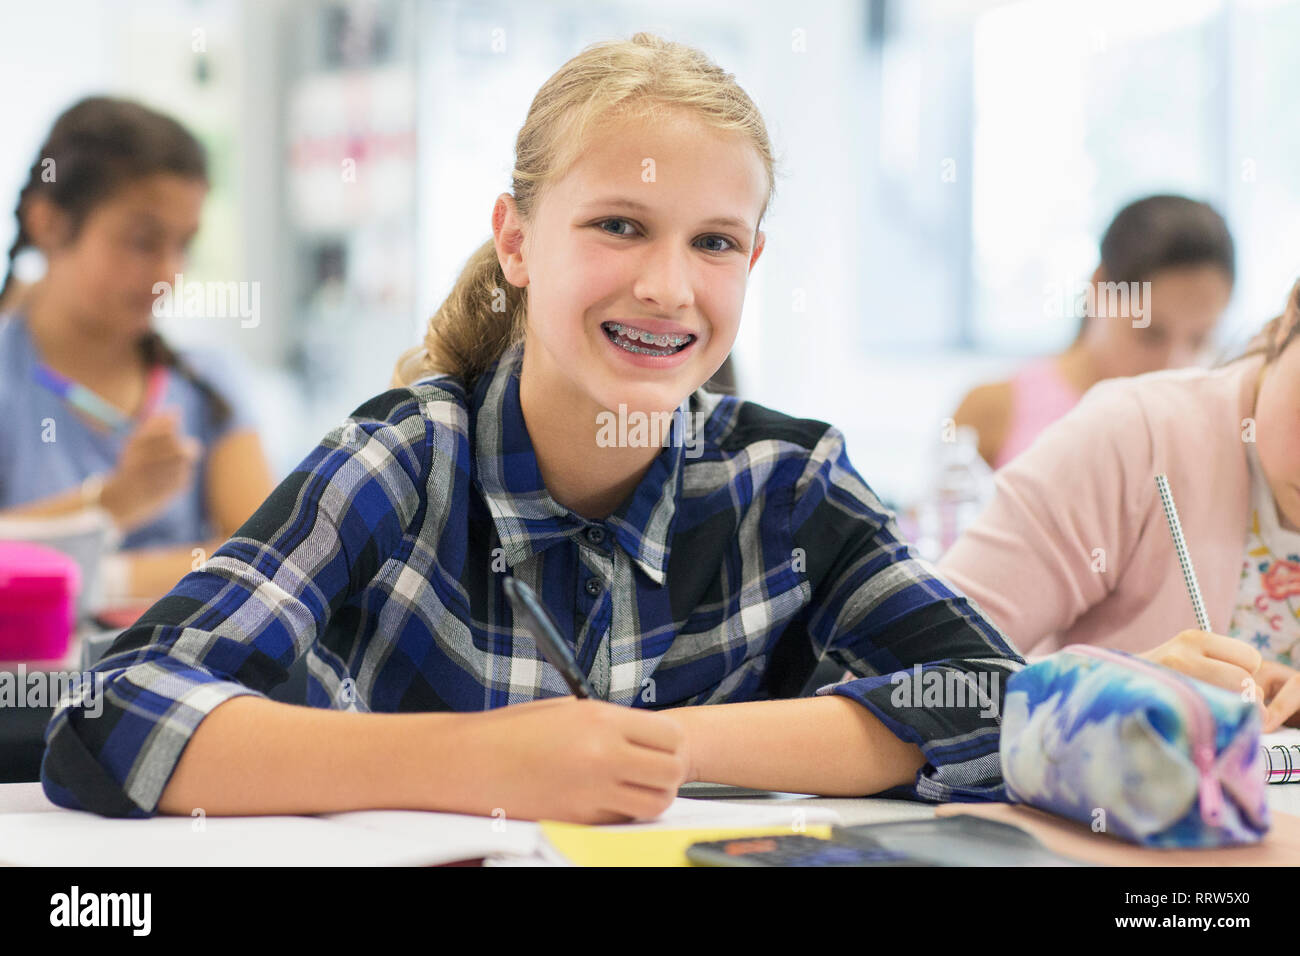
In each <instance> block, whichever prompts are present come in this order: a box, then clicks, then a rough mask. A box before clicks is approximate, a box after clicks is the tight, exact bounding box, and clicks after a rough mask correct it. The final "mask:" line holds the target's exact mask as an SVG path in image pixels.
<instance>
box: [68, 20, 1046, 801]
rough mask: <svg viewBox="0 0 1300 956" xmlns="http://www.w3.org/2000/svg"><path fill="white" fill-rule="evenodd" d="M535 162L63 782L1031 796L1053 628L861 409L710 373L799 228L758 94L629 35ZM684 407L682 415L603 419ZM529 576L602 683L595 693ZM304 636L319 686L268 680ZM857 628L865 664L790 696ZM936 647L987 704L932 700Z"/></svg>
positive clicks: (117, 700) (386, 796)
mask: <svg viewBox="0 0 1300 956" xmlns="http://www.w3.org/2000/svg"><path fill="white" fill-rule="evenodd" d="M516 157H517V159H516V168H515V170H514V173H513V193H512V194H511V193H507V194H503V195H502V196H500V197H498V199H497V201H496V203H495V205H494V207H493V210H492V231H493V238H492V240H491V241H489V242H487V243H485V244H484V245H483V247H481V248H480V249H479V250H478V251H477V252H475V253H474V254H473V255H472V256H471V258H470V260H469V262H468V264H467V266H466V267H465V270H464V272H463V273H462V275H461V276H460V278H459V280H458V281H457V283H456V285H455V287H454V289H453V290H452V291H451V293H450V295H449V296H448V298H447V300H446V301H445V302H444V304H443V305H442V307H441V309H440V310H439V311H438V313H436V314H435V316H434V317H433V319H432V321H431V324H430V330H429V335H428V336H427V337H426V340H425V344H424V346H423V347H422V348H418V349H415V350H412V352H411V353H410V354H408V355H407V356H405V357H404V359H403V361H402V362H401V363H400V367H399V369H398V370H397V374H398V377H399V380H400V381H402V382H403V383H405V384H403V385H402V387H399V388H394V389H391V390H389V391H387V392H385V393H383V394H381V395H379V396H377V397H375V398H372V399H370V400H369V401H367V402H366V403H364V404H363V405H362V406H360V407H359V408H358V409H357V410H356V411H355V413H354V414H353V415H352V416H351V418H350V419H349V420H348V421H347V422H345V423H344V424H342V425H341V426H340V427H339V428H337V429H335V430H333V431H332V432H331V433H330V434H328V435H327V436H326V437H325V439H324V440H323V441H322V442H321V444H320V445H319V447H317V448H316V449H315V450H314V451H313V452H312V453H311V454H310V455H309V456H308V457H307V458H306V459H305V460H304V461H303V462H302V463H301V464H300V465H299V466H298V467H297V468H296V469H295V470H294V471H293V473H292V474H291V475H290V476H289V477H288V478H287V479H286V480H285V481H284V482H283V483H281V484H280V485H279V486H278V487H277V488H276V489H275V491H274V492H273V493H272V495H271V497H270V498H269V499H268V501H267V502H265V503H264V504H263V505H262V507H260V508H259V509H258V510H257V512H256V514H254V516H253V517H252V518H251V519H250V520H249V522H248V523H246V524H245V525H244V526H243V527H242V528H240V529H239V530H238V532H237V533H236V534H235V536H234V537H232V538H231V540H230V541H228V542H227V543H226V544H225V545H223V546H222V547H221V549H219V550H218V552H217V553H216V554H215V555H213V557H212V558H210V559H209V560H208V562H207V563H206V565H205V566H204V567H203V568H202V569H200V570H198V571H195V572H193V573H191V574H189V575H187V576H186V577H185V578H184V579H182V580H181V581H180V582H179V583H178V584H177V586H176V587H175V588H173V589H172V591H171V592H170V593H169V594H168V595H167V596H166V597H164V598H163V599H162V600H161V601H160V602H159V603H158V604H156V605H155V606H154V607H153V608H152V609H150V610H149V611H148V612H147V613H146V614H145V615H144V617H143V618H142V619H141V620H140V621H139V622H138V623H137V624H136V626H135V627H133V628H132V629H130V630H129V631H127V632H126V633H125V634H123V635H122V637H121V638H119V640H118V641H117V642H116V644H115V645H114V646H113V648H111V650H110V651H109V653H108V655H107V656H106V657H105V659H104V660H103V661H102V662H101V663H100V664H99V666H98V670H99V671H101V672H103V673H104V674H105V675H106V677H107V679H108V693H107V697H106V701H105V705H104V706H105V712H104V716H103V717H102V718H99V719H97V720H96V719H91V718H88V717H87V716H86V715H85V713H84V708H82V707H78V706H75V705H70V706H68V707H65V708H63V709H61V710H59V711H58V712H57V713H56V714H55V716H54V718H53V720H52V721H51V724H50V727H49V729H48V731H47V748H48V749H47V753H46V759H45V761H44V764H43V766H42V780H43V783H44V786H45V790H46V793H47V794H48V795H49V796H50V797H51V799H53V800H54V801H56V802H58V803H60V804H62V805H64V806H72V807H83V808H87V809H91V810H94V811H96V812H99V813H104V814H110V815H123V816H141V815H148V814H151V813H155V812H159V811H161V812H165V813H182V814H188V813H189V812H190V811H191V809H192V808H194V807H203V808H204V810H205V812H207V813H209V814H214V813H216V814H231V813H281V812H290V813H303V812H323V811H337V810H346V809H357V808H364V807H404V808H416V809H440V810H451V811H463V812H471V813H480V814H488V813H491V812H493V810H494V809H495V808H500V809H501V810H502V811H503V812H504V813H505V814H506V815H507V816H513V817H519V818H529V819H532V818H537V817H552V818H558V819H566V820H577V821H582V822H602V821H612V820H626V819H632V818H647V817H653V816H655V815H657V814H658V813H659V812H661V811H662V810H663V809H664V808H665V807H667V806H668V805H669V803H670V802H671V801H672V800H673V799H674V797H675V795H676V791H677V788H678V786H679V785H680V784H681V783H683V782H685V781H687V780H693V779H707V780H712V781H719V782H724V783H734V784H737V785H748V786H757V787H772V788H777V789H793V790H811V791H814V792H825V793H838V794H864V793H875V792H879V791H885V790H892V789H893V788H901V790H902V791H905V792H907V793H911V794H914V795H918V796H920V797H923V798H928V799H934V800H946V799H958V800H979V799H990V798H994V799H996V798H998V797H1000V796H1001V795H1002V794H1003V787H1002V783H1001V776H1000V768H999V763H998V727H999V719H998V714H999V713H1000V702H1001V695H1002V688H1003V687H1004V685H1005V679H1006V678H1007V677H1008V676H1009V675H1010V674H1011V673H1012V672H1014V671H1015V670H1016V669H1018V667H1019V666H1021V664H1022V663H1023V662H1022V661H1021V659H1020V658H1019V657H1018V656H1017V655H1016V654H1015V653H1014V652H1013V651H1012V650H1011V648H1010V647H1009V646H1008V645H1007V643H1006V641H1005V640H1004V639H1003V637H1002V636H1001V634H1000V633H999V632H998V631H997V629H996V628H995V627H993V626H992V625H991V624H990V623H989V622H988V621H987V620H986V619H985V618H983V617H982V616H981V615H980V614H978V613H977V612H976V611H974V610H973V609H972V608H971V606H970V605H969V603H968V602H967V601H966V599H965V598H964V597H962V596H961V595H960V594H958V593H956V592H954V591H952V590H951V589H950V588H949V587H947V586H946V585H945V584H944V582H942V581H941V580H939V579H937V578H936V577H934V576H933V575H932V574H931V573H930V572H929V571H928V570H927V568H926V566H925V565H924V564H922V563H921V562H919V561H918V560H916V559H915V557H914V555H913V553H912V552H911V551H910V550H909V548H908V546H907V545H906V544H905V543H904V542H902V541H900V540H899V538H898V535H897V530H896V527H895V524H894V522H893V520H892V517H891V516H890V515H889V514H888V512H886V510H885V509H884V508H883V507H882V506H881V504H880V502H879V501H878V500H877V499H876V497H875V496H874V495H873V494H872V493H871V491H870V489H869V488H868V486H867V485H866V484H865V483H864V482H863V480H862V479H861V478H860V477H859V476H858V475H857V473H856V472H855V471H854V469H853V467H852V465H851V464H850V463H849V460H848V458H847V456H846V453H845V451H844V444H843V441H842V438H841V436H840V433H839V432H838V431H836V430H835V429H834V428H831V427H829V426H828V425H826V424H824V423H821V422H815V421H808V420H798V419H793V418H790V417H787V416H784V415H781V414H779V413H777V412H774V411H770V410H768V409H765V408H762V407H760V406H757V405H753V404H750V403H745V402H741V401H738V400H737V399H735V398H734V397H729V396H721V395H717V394H714V393H709V392H705V391H702V390H700V386H701V385H702V384H703V383H704V382H706V381H707V380H708V379H709V377H710V376H711V375H712V374H713V373H714V372H715V371H716V370H717V368H718V367H719V365H720V364H721V363H722V361H723V359H724V358H725V357H726V355H727V353H728V351H729V350H730V348H731V346H732V343H733V341H734V339H735V336H736V332H737V327H738V323H739V319H740V314H741V306H742V302H743V299H744V291H745V285H746V279H747V277H748V275H749V271H750V269H751V268H752V267H753V265H754V264H755V263H756V262H757V261H758V258H759V255H760V253H761V252H762V249H763V246H764V243H765V235H764V233H763V232H762V230H761V228H760V224H761V221H762V217H763V215H764V213H765V211H766V209H767V207H768V203H769V200H770V197H771V193H772V189H773V183H774V163H773V158H772V150H771V145H770V142H769V140H768V137H767V133H766V130H765V127H764V124H763V122H762V118H761V116H760V114H759V112H758V110H757V108H756V107H755V106H754V104H753V103H752V101H751V100H750V99H749V97H748V96H747V95H746V94H745V93H744V91H743V90H742V89H741V88H740V87H739V86H738V85H737V84H736V83H735V81H734V78H733V77H732V76H731V75H730V74H727V73H724V72H723V71H722V70H721V69H719V68H718V67H717V66H716V65H714V64H713V63H712V62H710V61H709V60H708V59H707V58H706V57H705V56H704V55H703V54H702V53H700V52H699V51H697V50H694V49H692V48H690V47H686V46H683V45H680V44H675V43H669V42H666V41H663V40H661V39H659V38H657V37H654V36H652V35H649V34H637V35H636V36H634V37H632V38H631V40H627V41H613V42H609V43H604V44H597V45H595V46H592V47H590V48H588V49H586V50H584V51H583V52H582V53H580V54H579V55H578V56H576V57H575V58H574V59H572V60H571V61H569V62H568V63H567V64H565V65H564V66H563V67H562V68H561V69H560V70H559V71H558V72H557V73H556V74H555V75H554V76H553V77H551V78H550V79H549V80H548V81H547V82H546V83H545V84H544V86H543V87H542V89H541V90H540V91H539V92H538V94H537V96H536V97H535V99H534V102H533V104H532V107H531V108H530V110H529V112H528V115H527V118H526V120H525V123H524V126H523V128H522V129H521V131H520V133H519V137H518V140H517V144H516ZM648 170H650V171H651V172H650V173H648V172H647V171H648ZM662 413H674V414H672V420H671V423H670V426H669V427H670V431H669V434H668V436H667V438H666V440H662V441H659V442H655V441H651V442H645V441H636V442H633V441H630V440H629V441H626V442H621V443H620V442H614V443H609V442H606V441H601V440H599V436H600V434H601V432H602V428H603V427H604V425H605V424H606V423H607V422H608V416H609V415H615V416H617V415H627V416H637V415H656V414H662ZM616 431H617V430H616ZM633 433H634V432H633V430H632V429H631V428H629V429H627V430H626V434H628V435H631V434H633ZM606 434H608V432H606ZM505 574H512V575H517V576H518V577H519V578H520V579H521V580H523V581H524V582H525V583H527V584H528V585H529V586H530V587H532V588H533V589H534V590H535V591H537V592H538V594H539V595H540V596H541V599H542V601H543V602H544V603H545V604H546V605H547V607H548V610H549V611H550V613H551V614H552V615H553V616H554V617H555V618H556V620H557V622H558V623H559V625H560V628H561V630H562V632H564V633H565V635H566V637H568V636H571V638H572V640H573V648H574V653H575V657H576V659H577V661H578V663H579V666H581V667H582V668H583V669H584V671H586V673H587V674H588V676H589V679H590V681H591V683H592V684H593V686H594V688H595V689H596V691H597V693H598V694H599V695H600V697H602V698H604V699H602V700H576V699H574V698H572V697H568V696H566V690H565V687H564V684H563V681H562V680H561V678H560V675H559V674H558V673H557V672H556V671H555V670H554V669H552V668H550V667H549V665H547V664H546V663H545V662H544V660H543V659H542V656H541V655H540V654H539V653H538V651H537V649H536V647H535V646H534V645H533V643H532V640H531V639H530V638H529V637H528V632H527V630H526V628H524V627H523V626H521V624H520V623H519V622H516V621H515V620H514V619H513V618H512V616H511V614H510V607H509V603H508V601H507V599H506V596H505V593H504V588H503V586H502V580H503V576H504V575H505ZM304 654H305V655H307V662H308V671H309V675H310V686H309V695H310V703H311V704H313V705H315V706H313V707H310V708H307V707H295V706H290V705H286V704H281V703H276V702H272V701H269V700H266V699H265V693H266V691H267V690H269V689H270V688H271V687H273V686H274V685H275V684H276V683H278V682H280V681H282V680H284V679H285V676H286V672H287V669H288V668H289V666H290V665H291V663H292V662H293V661H294V660H295V659H296V658H297V657H300V656H302V655H304ZM827 654H829V655H832V657H833V658H834V659H836V660H838V661H840V662H842V663H843V664H844V665H845V666H847V667H849V668H850V669H851V670H852V671H853V672H854V674H855V675H857V679H856V680H853V681H850V682H848V683H845V684H842V685H839V686H838V687H836V688H835V691H834V693H831V694H827V695H823V696H819V697H814V698H801V699H782V698H790V697H793V696H794V695H797V694H798V693H800V691H801V688H802V687H803V684H804V683H805V682H806V681H807V680H808V678H809V675H810V674H811V673H812V671H813V669H814V667H815V666H816V664H817V662H818V661H819V659H821V658H822V657H823V656H824V655H827ZM913 668H916V672H919V677H925V676H927V675H928V676H930V677H935V676H937V677H938V678H939V683H940V684H942V685H945V687H944V690H945V693H947V692H950V690H951V688H953V687H954V686H956V687H958V688H959V691H960V694H961V696H962V699H961V700H956V699H955V698H952V697H944V698H942V699H938V700H933V699H932V697H931V696H930V695H929V694H926V695H924V696H923V694H922V688H920V687H918V688H916V692H915V694H914V695H909V696H910V698H911V699H909V701H908V702H907V703H906V704H904V705H902V706H900V705H899V704H897V703H896V702H895V701H896V700H897V699H898V696H897V694H898V686H899V685H898V682H897V681H896V680H893V679H891V678H892V677H893V676H894V675H896V674H901V676H902V677H903V679H904V680H911V679H913V678H914V676H917V675H916V674H915V672H914V671H913ZM930 683H931V684H933V682H930ZM703 705H710V706H703Z"/></svg>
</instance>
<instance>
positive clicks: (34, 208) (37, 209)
mask: <svg viewBox="0 0 1300 956" xmlns="http://www.w3.org/2000/svg"><path fill="white" fill-rule="evenodd" d="M22 216H23V229H24V230H25V231H26V233H27V235H28V236H29V237H31V241H32V245H33V246H35V247H36V248H37V249H39V250H41V252H43V253H45V254H46V255H47V256H48V255H49V253H50V252H52V251H53V250H55V249H57V248H59V247H60V246H62V245H63V244H64V243H65V242H66V241H67V238H68V234H69V222H68V215H67V213H65V212H64V211H63V210H62V209H60V208H59V207H58V206H56V205H54V203H52V202H50V201H49V200H48V199H46V198H45V197H44V196H33V197H32V198H31V199H29V200H28V201H27V202H25V203H24V204H23V212H22Z"/></svg>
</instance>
